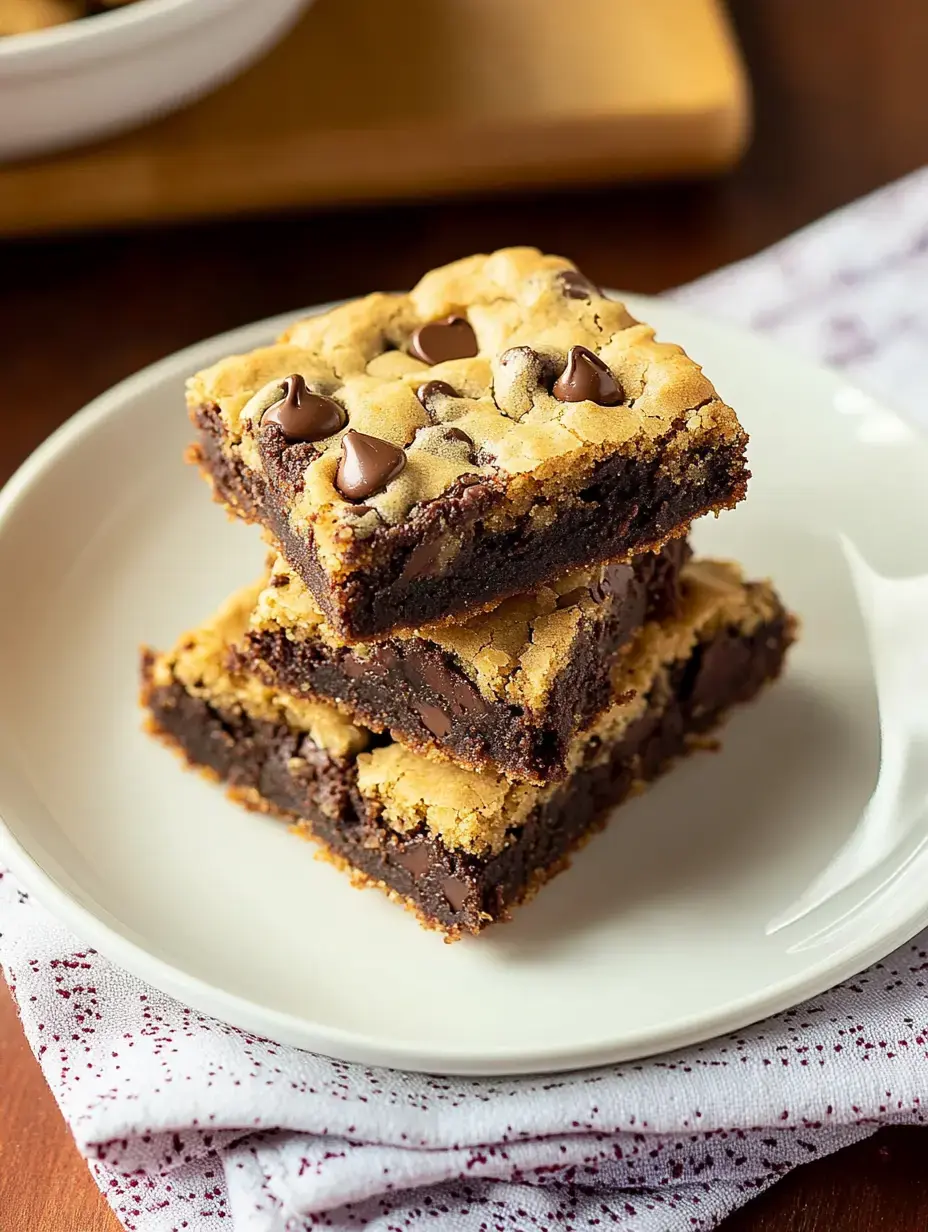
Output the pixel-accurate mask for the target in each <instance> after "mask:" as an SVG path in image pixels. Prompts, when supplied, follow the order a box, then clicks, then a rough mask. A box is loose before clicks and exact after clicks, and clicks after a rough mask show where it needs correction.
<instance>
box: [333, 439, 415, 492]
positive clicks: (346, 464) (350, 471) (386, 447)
mask: <svg viewBox="0 0 928 1232" xmlns="http://www.w3.org/2000/svg"><path fill="white" fill-rule="evenodd" d="M405 465H406V454H405V453H404V452H403V450H402V449H398V448H397V447H396V446H395V445H391V444H390V442H389V441H382V440H381V439H380V437H378V436H368V435H367V434H366V433H364V432H354V431H348V432H346V433H345V435H344V436H343V437H342V456H341V459H340V460H339V463H338V470H337V471H336V474H335V486H336V488H338V490H339V492H341V494H342V496H344V497H346V498H347V499H348V500H364V498H365V497H367V496H373V494H374V493H375V492H379V491H380V490H381V489H382V488H385V487H386V486H387V484H388V483H389V482H390V480H391V479H395V478H396V477H397V475H399V474H400V472H401V471H402V470H403V468H404V467H405Z"/></svg>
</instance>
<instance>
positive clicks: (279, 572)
mask: <svg viewBox="0 0 928 1232" xmlns="http://www.w3.org/2000/svg"><path fill="white" fill-rule="evenodd" d="M632 576H633V570H632V567H631V566H630V565H598V566H595V567H593V568H589V569H578V570H575V571H574V572H573V573H569V574H566V575H565V576H564V577H561V578H559V579H557V581H555V582H552V583H551V584H550V585H549V586H541V587H539V588H538V590H537V591H535V592H534V593H533V594H523V595H516V596H514V597H513V598H511V599H506V600H504V601H503V602H502V603H500V604H499V605H498V606H497V607H495V608H493V609H492V610H491V611H489V612H482V613H480V614H478V615H476V616H472V617H470V618H469V619H464V620H459V621H451V622H443V623H441V624H439V625H423V626H421V627H420V628H418V629H413V630H406V631H402V632H397V633H396V634H394V635H393V636H394V638H395V639H396V640H397V641H399V640H406V639H409V638H418V639H421V640H424V641H428V642H431V643H432V644H433V645H435V646H438V647H439V649H441V650H443V651H445V652H446V653H447V654H449V655H451V656H453V657H454V658H455V659H456V660H457V666H458V667H459V669H460V670H461V671H462V672H464V673H465V674H466V675H467V676H468V677H469V678H470V680H471V681H472V682H473V684H474V685H475V686H476V688H477V689H478V690H479V692H480V693H481V695H482V696H483V697H484V698H486V699H487V701H489V702H498V701H504V702H507V703H510V704H512V705H519V706H524V707H525V708H526V709H528V710H530V711H533V712H537V711H541V709H542V708H543V706H544V704H545V702H546V700H547V698H548V695H549V693H550V691H551V689H552V687H553V685H554V684H555V682H556V681H557V679H558V677H559V675H560V673H561V672H562V671H564V670H565V669H566V668H567V667H568V665H569V663H570V659H571V655H572V653H573V650H574V647H575V645H576V638H577V634H578V633H579V632H580V630H581V628H582V627H583V625H584V623H585V622H589V621H592V620H596V619H599V618H600V617H602V616H603V615H604V606H606V605H607V606H608V607H611V605H612V604H613V603H614V602H621V600H622V596H623V594H624V593H625V591H626V590H627V589H628V585H629V582H630V581H631V578H632ZM249 628H250V629H252V630H254V631H256V632H277V631H280V632H283V633H284V634H285V635H286V636H287V637H289V638H291V639H292V640H294V641H300V640H321V641H323V642H325V643H326V644H327V645H329V646H331V647H333V648H338V649H340V648H342V647H343V646H344V643H343V642H342V641H341V639H340V638H339V637H338V635H337V634H336V633H335V632H334V631H333V630H332V628H331V627H330V626H329V625H328V624H327V623H326V620H325V617H324V616H323V615H322V613H321V612H320V610H319V607H318V605H317V604H316V601H315V599H314V598H313V596H312V593H311V592H310V590H309V589H308V587H307V586H306V584H305V583H304V582H303V580H302V579H301V578H300V576H299V574H297V573H296V572H295V571H294V570H293V569H291V568H290V566H289V565H288V564H287V562H286V561H285V560H284V558H283V557H282V556H276V557H273V558H272V560H271V562H270V577H269V580H268V584H267V586H265V588H264V589H263V590H262V591H261V593H260V594H259V595H258V597H257V600H256V602H255V606H254V609H253V611H252V613H251V616H250V619H249ZM377 651H378V644H377V643H365V642H356V643H354V644H353V645H352V646H351V647H350V653H351V654H352V655H353V656H354V657H355V658H356V659H357V660H360V661H361V662H362V663H363V662H364V661H365V660H366V659H369V658H370V657H371V656H372V655H376V654H377Z"/></svg>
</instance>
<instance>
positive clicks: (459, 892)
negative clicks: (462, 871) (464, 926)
mask: <svg viewBox="0 0 928 1232" xmlns="http://www.w3.org/2000/svg"><path fill="white" fill-rule="evenodd" d="M441 892H442V894H444V896H445V898H446V899H447V900H448V905H449V906H450V907H451V910H452V911H460V910H461V908H462V907H463V906H464V904H465V903H466V902H467V896H468V894H469V893H470V886H469V885H468V884H467V882H466V881H462V880H461V878H460V877H442V879H441Z"/></svg>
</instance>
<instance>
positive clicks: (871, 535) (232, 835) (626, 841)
mask: <svg viewBox="0 0 928 1232" xmlns="http://www.w3.org/2000/svg"><path fill="white" fill-rule="evenodd" d="M630 303H631V306H632V310H633V311H637V312H638V313H639V314H640V315H641V316H643V317H644V318H645V319H648V320H652V321H654V322H655V324H656V325H657V326H658V328H659V332H660V333H661V335H662V336H664V337H668V338H673V339H678V340H679V341H681V342H682V343H683V344H684V345H686V346H687V348H688V349H689V350H690V351H691V353H692V354H693V355H695V356H697V357H698V358H699V360H700V361H701V362H703V363H704V364H705V366H706V369H707V371H708V372H709V373H710V374H711V376H712V377H713V379H714V380H715V381H716V383H717V385H718V387H719V389H720V391H721V392H722V394H723V396H725V397H726V398H727V399H728V400H730V401H731V402H732V404H733V405H735V406H736V407H738V409H739V411H740V414H741V416H742V419H743V421H744V423H745V425H746V427H747V428H748V430H749V432H750V433H751V437H752V440H751V447H750V458H751V466H752V469H753V471H754V478H753V480H752V483H751V487H750V494H749V498H748V500H747V502H746V503H745V504H743V505H742V506H741V507H740V508H739V509H738V510H737V511H735V512H733V513H729V514H726V515H724V516H723V517H722V518H720V519H719V520H717V521H715V520H711V519H709V520H705V521H704V522H703V523H701V524H700V525H699V528H698V530H697V533H696V543H697V547H698V549H699V550H700V551H702V552H711V553H718V554H722V555H730V556H735V557H738V558H740V559H742V560H743V561H744V563H745V564H746V566H747V568H748V569H749V570H750V571H751V572H752V573H754V574H760V575H764V574H770V575H772V576H773V577H774V578H775V579H776V581H777V584H778V586H779V587H780V589H781V591H782V593H783V595H784V597H785V599H786V600H787V602H788V603H789V604H790V605H791V606H792V607H793V608H795V610H796V611H798V612H799V613H800V615H801V617H802V620H803V636H802V640H801V641H800V643H799V644H798V646H797V647H796V648H795V650H794V652H793V655H792V657H791V659H790V663H789V667H788V670H787V673H786V675H785V678H784V679H783V680H781V681H780V682H779V683H778V684H777V685H776V686H775V687H773V688H771V689H770V690H769V691H768V692H767V693H765V694H764V695H763V696H762V697H761V698H760V699H759V701H758V702H757V703H756V704H755V705H753V706H749V707H747V708H745V709H744V710H742V711H740V712H738V713H737V714H736V715H735V717H734V718H733V719H732V720H731V722H730V723H729V725H728V727H727V729H726V730H725V733H724V747H723V750H722V752H721V753H719V754H717V755H708V754H702V755H698V756H695V757H693V758H692V759H691V760H689V761H688V762H686V763H684V764H681V765H680V766H679V767H678V768H677V769H675V770H674V772H673V773H672V774H671V775H670V776H669V777H667V778H665V779H663V780H661V781H660V782H658V783H657V784H655V785H654V786H653V787H652V788H651V790H650V791H649V792H648V793H647V794H646V795H644V796H643V797H642V798H640V799H636V800H634V801H632V802H630V803H629V804H628V805H626V806H625V807H624V808H622V809H621V810H620V811H619V812H618V814H617V816H616V818H615V820H614V821H613V823H612V824H611V826H610V827H609V829H608V830H607V831H606V832H605V833H604V834H602V835H601V836H599V837H597V838H596V839H594V841H593V842H591V843H590V844H589V845H588V846H587V847H586V848H585V850H583V851H582V852H581V853H580V854H579V855H578V856H577V858H576V860H575V861H574V865H573V867H572V868H571V869H570V870H569V871H568V872H566V873H564V874H563V875H562V876H560V877H558V878H556V879H555V880H554V881H553V882H552V883H551V884H550V885H549V886H548V887H546V888H545V889H544V891H543V892H542V893H541V894H540V895H539V896H538V898H537V899H536V900H535V901H533V902H532V903H531V904H529V905H528V906H527V907H525V908H523V909H521V910H520V911H518V912H517V914H516V916H515V918H514V920H513V921H512V923H510V924H506V925H502V926H498V927H496V928H492V929H490V930H489V931H488V932H487V933H486V934H484V935H483V936H482V937H480V938H478V939H476V940H473V939H469V940H466V941H463V942H461V943H459V944H457V945H453V946H447V945H443V944H442V943H441V941H440V940H439V938H438V937H437V936H436V935H434V934H431V933H426V932H424V931H422V930H420V929H419V928H418V927H417V925H416V923H415V921H414V920H413V918H412V917H411V916H410V915H409V914H408V913H406V912H404V911H402V910H400V909H398V908H397V907H396V906H395V905H393V904H392V903H390V902H389V901H388V900H387V899H386V898H385V897H384V896H383V895H381V894H379V893H376V892H373V891H366V892H361V891H358V890H354V889H352V888H351V886H350V885H349V883H348V880H347V879H346V878H345V877H344V876H343V875H342V874H341V873H339V872H337V871H336V870H335V869H334V868H332V867H331V866H330V865H328V864H326V863H324V862H322V861H317V860H314V859H313V851H312V847H311V846H310V845H309V844H306V843H301V842H299V841H297V840H296V839H294V838H293V837H292V836H291V835H289V834H288V833H287V832H286V829H285V827H284V826H282V825H281V824H280V823H278V822H274V821H271V820H268V819H266V818H261V817H256V816H253V815H251V814H248V813H246V812H244V811H242V810H240V809H238V808H236V807H235V806H233V805H232V804H230V803H228V802H227V801H226V800H225V798H224V796H223V794H222V792H221V791H220V790H219V789H217V788H216V787H214V786H212V785H210V784H209V783H206V782H204V781H201V780H200V779H199V778H198V777H197V776H195V775H193V774H190V773H184V772H183V771H182V770H181V768H180V766H179V764H178V763H177V761H176V760H175V759H174V758H173V757H171V755H170V754H169V753H168V752H166V751H165V749H163V748H162V747H161V746H160V745H158V744H156V743H155V742H153V741H152V740H150V739H148V738H147V737H145V736H144V735H143V734H142V732H141V730H140V715H139V712H138V709H137V703H136V689H137V685H136V671H137V664H136V661H137V647H138V645H139V643H140V642H143V641H146V642H150V643H153V644H155V645H160V646H167V645H170V644H172V643H173V641H174V639H175V638H176V637H177V635H178V633H179V632H180V631H181V630H182V629H184V628H185V627H187V626H189V625H190V624H192V623H194V622H196V621H198V620H199V619H200V618H202V617H203V616H205V615H206V614H207V613H208V612H209V611H210V610H211V608H212V607H213V605H214V604H215V603H217V601H219V600H220V599H221V598H223V597H224V596H225V594H226V593H227V592H228V591H230V590H232V589H233V588H234V587H237V586H239V585H241V584H242V583H243V582H244V581H245V580H247V579H248V578H249V577H250V576H251V575H252V574H256V573H257V572H258V571H259V569H260V566H261V562H262V558H263V549H262V546H261V544H260V542H259V539H258V537H257V535H256V534H255V533H254V532H253V530H251V529H249V528H245V527H243V526H241V525H234V524H232V523H230V522H228V521H227V520H226V518H225V516H224V514H223V512H222V510H221V509H219V508H217V507H216V506H215V505H213V504H211V502H210V500H209V496H208V492H207V489H206V487H205V485H204V484H203V483H202V481H201V480H200V479H199V478H198V477H197V475H196V474H195V473H194V472H193V470H192V469H191V468H189V467H185V466H184V465H183V463H182V462H181V452H182V450H183V447H184V445H185V444H186V443H187V441H188V439H189V436H190V429H189V427H188V425H187V421H186V418H185V416H184V412H183V392H182V386H183V380H184V377H185V376H186V375H187V374H188V373H190V372H192V371H193V370H194V369H196V368H199V367H200V366H202V365H204V364H207V363H210V362H212V361H213V360H215V359H217V358H219V357H220V356H221V355H223V354H225V353H227V352H231V351H238V350H243V349H247V348H249V347H252V346H255V345H258V344H260V343H263V342H264V341H266V340H267V339H269V338H270V337H271V336H272V335H273V333H274V332H275V330H276V329H277V328H279V326H280V324H281V323H280V322H279V321H278V322H265V323H263V324H258V325H254V326H249V327H247V328H245V329H242V330H239V331H236V332H235V333H232V334H229V335H226V336H225V337H222V338H218V339H213V340H211V341H209V342H205V343H203V344H201V345H199V346H196V347H193V348H191V349H190V350H188V351H185V352H183V353H182V354H179V355H177V356H174V357H172V358H170V359H167V360H165V361H163V362H162V363H159V364H157V365H155V366H154V367H152V368H149V369H147V370H145V371H143V372H141V373H139V374H138V375H137V376H135V377H133V378H131V379H130V380H128V381H126V382H124V383H123V384H121V385H119V386H117V387H116V388H115V389H113V390H111V391H110V392H109V393H107V394H105V395H104V396H103V397H102V398H100V399H98V400H97V401H96V402H95V403H93V404H92V405H91V406H90V407H88V408H87V409H86V410H85V411H84V412H83V413H82V414H80V415H79V416H77V417H76V418H74V419H72V420H71V421H70V422H69V423H67V424H66V425H65V426H64V427H63V428H62V429H61V430H60V431H59V432H58V433H57V434H56V435H55V436H54V437H52V438H51V439H50V440H49V441H48V442H46V444H45V445H43V446H42V447H41V448H40V449H39V450H38V451H37V453H36V454H35V455H33V457H32V458H31V459H30V460H29V461H28V462H27V463H26V464H25V466H24V467H23V468H22V470H21V471H20V472H19V474H18V475H17V476H16V477H15V478H14V479H13V481H12V482H11V484H10V485H9V487H8V488H7V489H6V491H5V492H4V494H3V495H2V496H0V588H2V601H0V679H2V681H3V688H2V691H0V733H2V740H0V815H2V817H3V818H4V821H5V827H3V828H0V857H2V859H3V860H5V861H6V862H8V864H10V865H11V866H12V868H13V870H14V872H15V873H16V875H17V876H18V877H19V878H20V879H21V880H22V881H23V882H24V883H25V884H26V886H27V887H28V888H29V889H30V891H32V892H33V893H34V894H35V895H36V896H37V898H39V899H40V900H41V901H42V902H44V903H45V904H46V905H47V906H48V907H49V908H50V909H51V910H52V911H53V912H55V913H56V914H57V915H58V916H60V917H61V918H62V919H63V920H64V921H65V922H66V923H67V924H68V925H70V926H71V927H72V928H73V930H74V931H75V932H76V933H78V934H80V935H81V936H82V937H83V938H84V939H85V941H87V942H89V943H91V944H92V945H94V946H96V947H97V948H98V949H100V950H101V951H102V952H103V953H105V954H107V955H109V956H110V957H111V958H112V959H113V960H114V961H116V962H118V963H121V964H122V965H123V966H125V967H127V968H129V969H130V970H132V971H134V972H136V973H137V974H138V975H140V976H142V977H143V978H145V979H147V980H149V981H150V982H151V983H153V984H155V985H157V986H159V987H161V988H163V989H165V990H167V991H168V992H170V993H172V994H173V995H175V996H176V997H178V998H180V999H181V1000H184V1001H186V1002H188V1003H190V1004H192V1005H194V1006H196V1007H197V1008H198V1009H201V1010H204V1011H207V1012H209V1013H212V1014H215V1015H217V1016H218V1017H220V1018H224V1019H226V1020H228V1021H230V1022H233V1023H236V1024H238V1025H240V1026H243V1027H246V1028H248V1029H250V1030H252V1031H256V1032H259V1033H262V1034H264V1035H266V1036H269V1037H271V1038H274V1039H277V1040H280V1041H283V1042H286V1043H293V1044H299V1045H302V1046H304V1047H307V1048H312V1049H316V1050H318V1051H322V1052H326V1053H329V1054H331V1055H334V1056H338V1057H343V1058H346V1059H350V1060H361V1061H364V1062H367V1063H371V1064H386V1065H395V1066H399V1067H404V1068H408V1069H424V1070H437V1071H445V1072H453V1073H514V1072H519V1071H530V1070H541V1069H563V1068H572V1067H576V1066H583V1065H590V1064H595V1063H599V1062H605V1061H608V1060H612V1059H618V1058H625V1057H630V1056H635V1055H640V1054H644V1053H649V1052H654V1051H657V1050H662V1049H666V1048H670V1047H677V1046H679V1045H683V1044H686V1043H689V1042H692V1041H695V1040H698V1039H702V1038H706V1037H708V1036H711V1035H713V1034H716V1033H718V1032H720V1031H725V1030H730V1029H735V1028H737V1027H740V1026H742V1025H744V1024H745V1023H747V1022H749V1021H751V1020H754V1019H757V1018H760V1017H762V1016H764V1015H767V1014H769V1013H772V1012H774V1011H776V1010H780V1009H783V1008H784V1007H786V1006H788V1005H790V1004H792V1003H794V1002H796V1001H797V1000H799V999H801V998H804V997H807V996H810V995H812V994H815V993H817V992H819V991H821V990H822V989H824V988H825V987H826V986H828V985H830V984H831V983H833V982H834V981H836V980H837V979H839V978H841V977H844V976H847V975H849V974H850V973H852V972H853V971H855V970H857V969H859V968H861V967H862V966H864V965H865V964H867V963H868V962H870V961H872V960H874V959H876V958H878V957H880V956H882V955H884V954H885V953H887V952H888V951H889V950H890V949H891V948H893V947H894V946H895V945H897V944H898V943H900V942H901V941H903V940H904V939H905V938H907V937H908V936H910V935H911V934H913V933H914V932H915V931H916V930H917V929H918V928H920V927H921V926H923V925H924V924H926V923H928V852H926V851H925V850H924V849H923V847H924V838H925V836H926V834H928V817H926V812H925V807H924V803H925V796H926V790H928V773H926V772H925V767H924V766H922V765H921V764H920V762H919V750H920V741H919V729H920V726H922V725H923V724H924V718H923V717H922V718H920V716H924V715H925V713H928V712H926V711H925V703H924V698H925V696H926V693H928V690H926V687H925V682H924V680H923V679H922V678H923V677H924V676H925V675H926V672H928V501H926V497H925V495H924V490H925V489H924V477H925V475H926V473H928V450H926V446H925V445H924V443H923V442H922V441H921V439H920V438H918V437H916V436H915V434H914V433H913V432H912V431H911V430H910V429H909V428H907V427H906V426H905V425H904V424H902V423H901V421H900V420H898V419H897V418H896V417H895V416H894V415H892V414H891V413H889V412H888V411H885V410H884V409H883V408H882V407H880V406H878V405H877V404H875V403H874V402H873V401H872V400H871V399H869V398H867V397H865V396H864V395H862V394H860V393H858V392H857V391H855V390H853V389H850V388H849V387H848V386H847V385H846V384H845V383H844V382H843V380H842V379H841V378H840V377H839V376H836V375H834V374H832V373H829V372H826V371H823V370H820V369H817V368H814V367H811V366H810V365H808V364H805V363H801V362H799V361H798V360H794V359H792V358H791V357H790V356H789V355H787V354H784V353H783V352H781V351H779V350H777V349H775V348H773V347H772V346H770V345H769V344H767V343H765V342H763V341H761V340H758V339H755V338H752V337H749V336H747V335H744V334H740V333H738V332H735V331H733V330H730V329H729V328H727V327H723V326H721V325H717V324H712V323H710V322H706V321H704V320H702V319H700V318H699V317H697V316H694V315H693V314H692V313H691V312H689V311H688V310H685V309H683V308H681V307H678V306H675V305H673V304H668V303H663V302H660V301H647V300H639V299H635V298H632V299H631V300H630ZM901 579H905V580H901ZM881 724H882V729H883V739H884V741H886V756H885V757H884V762H883V764H884V767H885V768H886V772H885V773H884V774H883V777H882V780H881V787H880V794H879V796H878V797H877V800H878V802H879V807H878V808H874V809H871V810H870V813H869V815H868V817H869V821H868V824H870V826H871V830H870V831H869V835H870V841H869V842H868V843H864V844H862V845H861V846H860V850H859V851H858V856H860V857H861V858H862V859H863V860H864V866H865V867H864V868H863V871H862V872H861V870H860V868H859V867H858V869H857V870H856V871H857V872H859V873H860V876H859V877H858V878H857V880H856V881H854V882H853V883H852V884H850V885H845V884H844V882H842V883H841V884H839V885H838V886H837V887H835V886H832V887H831V888H830V891H829V894H830V896H829V897H826V898H825V900H824V901H823V902H820V903H818V905H816V904H815V902H813V903H812V904H811V910H809V911H808V912H807V913H806V914H801V915H800V916H799V918H798V919H793V917H794V916H795V915H796V905H797V904H801V902H802V899H803V895H804V894H806V892H807V890H808V889H809V887H811V886H814V885H815V884H816V881H817V879H818V878H820V875H821V873H822V871H823V870H824V869H826V868H828V867H829V866H830V865H833V864H834V861H835V858H836V856H837V854H838V853H839V852H840V851H841V850H842V849H844V848H845V846H846V844H847V842H848V840H849V839H850V837H851V835H852V834H854V833H855V830H856V829H857V827H858V824H859V822H860V820H861V817H862V816H863V814H864V811H865V808H866V805H867V802H868V800H869V799H870V797H871V795H872V793H873V791H874V786H875V784H876V782H877V779H878V775H879V773H880V740H881V736H880V726H881ZM874 827H875V828H874ZM853 871H854V870H852V872H853ZM847 875H848V870H847V868H845V869H844V876H845V880H846V877H847ZM842 886H843V888H842ZM820 897H821V895H819V898H820ZM816 901H817V900H816ZM808 905H809V904H807V906H808ZM790 920H792V922H788V923H786V925H785V926H784V927H780V928H779V929H774V928H772V927H771V926H772V925H774V924H776V923H778V922H779V923H783V921H790Z"/></svg>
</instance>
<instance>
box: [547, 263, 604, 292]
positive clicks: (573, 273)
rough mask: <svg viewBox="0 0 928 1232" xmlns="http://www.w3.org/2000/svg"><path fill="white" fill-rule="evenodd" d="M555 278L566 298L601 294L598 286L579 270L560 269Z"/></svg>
mask: <svg viewBox="0 0 928 1232" xmlns="http://www.w3.org/2000/svg"><path fill="white" fill-rule="evenodd" d="M557 280H558V282H559V283H560V284H561V290H562V291H563V292H564V294H565V295H566V296H567V298H568V299H592V298H593V296H594V295H602V291H600V289H599V287H598V286H596V284H595V283H592V282H590V280H589V278H587V276H586V274H581V273H580V271H579V270H574V269H566V270H561V272H560V273H559V274H558V276H557Z"/></svg>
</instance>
